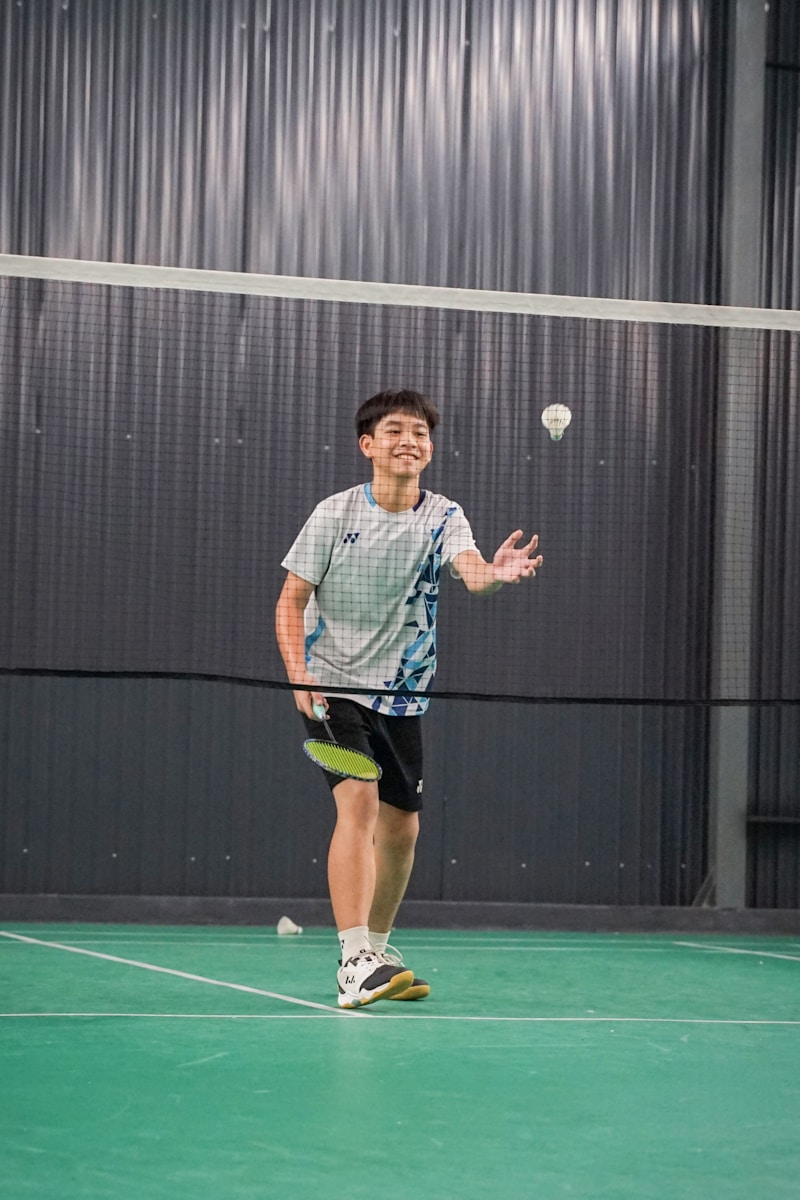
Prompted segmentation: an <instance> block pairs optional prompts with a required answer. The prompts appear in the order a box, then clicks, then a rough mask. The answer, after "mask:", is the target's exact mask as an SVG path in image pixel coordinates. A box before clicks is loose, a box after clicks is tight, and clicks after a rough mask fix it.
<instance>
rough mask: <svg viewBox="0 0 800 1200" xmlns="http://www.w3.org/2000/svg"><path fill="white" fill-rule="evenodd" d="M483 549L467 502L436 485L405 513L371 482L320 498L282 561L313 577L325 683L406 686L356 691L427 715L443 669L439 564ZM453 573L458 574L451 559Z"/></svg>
mask: <svg viewBox="0 0 800 1200" xmlns="http://www.w3.org/2000/svg"><path fill="white" fill-rule="evenodd" d="M475 549H476V546H475V539H474V538H473V536H472V530H471V529H470V527H469V522H468V521H467V518H466V517H465V516H464V513H463V511H462V510H461V508H460V506H459V505H458V504H455V503H454V502H453V501H452V500H448V499H447V497H446V496H437V495H435V494H434V493H433V492H421V493H420V498H419V500H418V502H417V504H416V505H415V506H414V508H410V509H406V510H405V511H404V512H398V513H394V512H387V511H386V509H385V508H381V507H380V505H379V504H377V502H376V501H375V499H374V497H373V495H372V487H371V485H370V484H359V485H358V486H357V487H352V488H349V489H348V490H347V491H346V492H338V493H337V494H336V495H334V496H329V497H328V499H327V500H323V501H322V502H321V503H320V504H318V505H317V507H316V508H315V509H314V511H313V513H312V514H311V516H310V517H309V518H308V520H307V521H306V523H305V525H304V526H303V528H302V529H301V531H300V533H299V534H298V537H297V539H296V541H295V543H294V545H293V546H292V548H291V550H290V551H289V553H288V554H287V555H286V558H285V559H284V560H283V563H282V566H284V567H285V568H286V570H287V571H291V572H292V573H293V574H294V575H299V576H300V578H301V579H305V580H306V582H307V583H312V584H314V588H315V591H314V593H313V594H312V596H311V599H310V600H309V602H308V605H307V607H306V611H305V632H306V663H307V666H308V669H309V671H310V672H311V673H312V674H313V675H314V676H315V678H317V679H318V680H319V683H320V687H321V688H322V690H323V691H324V689H325V687H326V686H328V687H360V688H369V687H374V688H380V689H384V688H385V689H392V690H397V691H400V690H401V689H402V691H403V692H405V693H406V694H405V695H398V696H369V695H366V694H361V695H359V694H354V695H351V696H348V697H347V698H348V699H350V700H355V701H357V703H359V704H363V705H365V707H367V708H371V709H374V710H375V712H380V713H385V714H386V715H387V716H418V715H419V714H420V713H424V712H425V710H426V709H427V707H428V703H429V701H428V698H427V697H426V696H425V695H423V694H422V693H424V692H426V691H427V690H428V689H429V688H430V686H431V684H432V683H433V676H434V673H435V671H436V604H437V598H438V595H439V572H440V569H441V566H442V564H443V563H444V564H446V565H450V566H451V564H452V562H453V560H454V559H455V558H457V557H458V555H459V554H462V553H463V552H464V551H465V550H475ZM451 573H452V574H453V575H455V576H456V577H457V572H456V571H455V569H454V568H453V567H452V566H451ZM409 693H414V694H413V695H412V694H409ZM342 694H343V693H337V695H342Z"/></svg>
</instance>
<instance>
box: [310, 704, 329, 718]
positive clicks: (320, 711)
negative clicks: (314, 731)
mask: <svg viewBox="0 0 800 1200" xmlns="http://www.w3.org/2000/svg"><path fill="white" fill-rule="evenodd" d="M311 707H312V709H313V711H314V716H315V717H316V718H317V720H318V721H324V720H325V719H326V718H325V705H324V704H313V705H312V706H311Z"/></svg>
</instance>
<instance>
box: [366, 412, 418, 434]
mask: <svg viewBox="0 0 800 1200" xmlns="http://www.w3.org/2000/svg"><path fill="white" fill-rule="evenodd" d="M393 429H402V430H411V431H412V432H416V431H417V430H419V431H420V432H421V433H428V432H429V429H428V422H427V421H426V420H425V418H424V417H420V416H418V415H417V414H416V413H410V412H403V411H399V412H393V413H387V414H386V416H385V417H381V419H380V421H378V424H377V425H376V426H375V432H376V433H378V432H381V433H384V432H385V433H388V432H390V431H391V430H393Z"/></svg>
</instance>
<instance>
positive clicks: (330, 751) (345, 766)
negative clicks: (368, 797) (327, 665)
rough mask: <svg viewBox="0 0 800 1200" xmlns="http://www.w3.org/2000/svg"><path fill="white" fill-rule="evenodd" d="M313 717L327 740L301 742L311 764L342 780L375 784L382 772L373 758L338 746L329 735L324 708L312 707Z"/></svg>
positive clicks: (318, 705) (310, 739)
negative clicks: (323, 731)
mask: <svg viewBox="0 0 800 1200" xmlns="http://www.w3.org/2000/svg"><path fill="white" fill-rule="evenodd" d="M314 716H315V717H316V718H317V720H318V721H321V722H322V727H323V729H324V730H325V733H326V734H327V738H308V740H307V741H305V742H303V749H304V750H305V752H306V754H307V755H308V757H309V758H310V759H311V761H312V762H314V763H316V764H317V766H318V767H322V768H323V770H325V771H330V773H331V774H332V775H341V777H342V779H360V780H362V781H363V782H365V783H375V782H377V780H379V779H380V777H381V775H382V774H383V772H382V771H381V768H380V767H379V766H378V764H377V763H376V762H375V760H374V759H373V758H370V757H369V755H367V754H362V753H361V751H360V750H350V749H348V747H347V746H340V745H339V743H338V742H337V741H336V738H335V737H334V736H333V734H332V733H331V730H330V728H329V726H328V721H327V718H326V716H325V706H324V705H322V704H315V705H314Z"/></svg>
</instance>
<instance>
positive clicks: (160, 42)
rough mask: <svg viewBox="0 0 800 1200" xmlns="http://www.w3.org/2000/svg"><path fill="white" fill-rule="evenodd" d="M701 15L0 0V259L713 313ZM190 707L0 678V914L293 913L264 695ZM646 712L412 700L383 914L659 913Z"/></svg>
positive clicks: (167, 688) (206, 700)
mask: <svg viewBox="0 0 800 1200" xmlns="http://www.w3.org/2000/svg"><path fill="white" fill-rule="evenodd" d="M724 16H725V6H723V5H720V4H718V3H715V2H712V0H653V2H652V3H649V4H647V5H642V4H640V3H638V0H571V2H569V3H566V2H565V3H560V2H559V3H550V2H545V0H539V2H534V0H439V2H432V0H374V2H372V3H367V2H366V0H363V2H357V0H280V2H279V0H274V2H270V0H224V2H222V3H218V4H215V3H196V2H195V0H157V2H155V3H152V4H143V3H139V2H138V0H117V2H115V3H114V4H108V3H107V2H106V0H38V2H37V0H3V3H2V5H0V178H2V181H3V185H2V189H0V246H1V247H2V249H3V250H5V251H10V252H20V253H28V254H44V255H52V256H66V257H83V258H96V259H109V260H113V261H134V262H136V261H138V262H156V263H163V264H176V265H177V264H180V265H190V266H203V267H216V268H226V269H242V270H249V271H266V272H278V273H291V274H303V275H327V276H333V277H346V278H365V279H385V280H391V281H397V282H414V283H431V284H449V285H459V286H471V287H496V288H510V289H519V290H527V291H552V292H565V293H577V294H592V293H594V294H600V295H610V296H627V297H632V298H652V299H668V300H694V301H713V300H714V299H715V298H716V281H717V278H718V273H719V262H718V250H717V246H718V228H717V225H718V192H719V136H718V131H719V129H720V127H721V123H720V120H719V114H720V94H721V82H722V69H721V66H722V64H721V46H722V45H723V42H724V39H723V37H722V26H723V24H724ZM676 214H677V216H676ZM119 402H120V404H123V403H124V396H121V397H120V398H119ZM316 483H318V485H319V487H320V488H321V489H323V490H330V488H329V487H328V486H327V485H328V483H329V480H328V478H327V475H326V471H325V469H323V471H322V472H320V473H319V474H318V476H317V479H316ZM298 516H299V514H298ZM134 583H135V581H134ZM204 686H205V685H201V684H182V683H179V682H177V681H175V682H169V681H162V682H154V681H150V682H148V683H146V684H145V683H144V682H138V683H137V682H125V683H123V682H122V681H115V682H113V683H112V682H111V681H99V680H82V681H76V680H30V679H24V678H6V679H4V680H3V681H2V696H3V702H4V707H3V724H2V730H3V732H2V745H1V748H2V752H3V755H4V760H3V761H4V774H3V776H2V778H3V781H4V783H3V800H4V808H3V814H4V816H3V820H4V822H5V829H6V836H5V837H4V841H3V856H4V863H3V867H4V877H3V880H2V886H3V888H4V890H6V891H22V892H36V891H42V890H46V891H73V892H74V891H88V892H93V891H98V892H108V893H114V892H128V891H133V892H136V891H141V892H144V893H147V892H154V893H164V892H167V893H171V892H172V893H177V894H234V895H235V894H247V893H249V894H253V893H269V894H275V893H279V894H286V895H292V894H308V895H320V894H323V892H324V882H323V878H322V868H321V866H320V863H321V861H322V860H321V858H320V855H321V854H322V853H323V849H324V844H325V841H326V838H327V831H328V827H329V824H328V823H329V821H330V809H329V805H328V802H327V798H326V797H325V795H324V793H322V792H320V790H319V786H318V781H317V782H316V783H313V784H312V783H311V782H309V783H308V784H307V783H306V779H308V775H307V774H306V775H303V774H302V773H301V772H302V770H303V769H304V768H301V767H298V768H297V769H295V768H294V766H293V765H288V764H290V763H293V762H294V759H293V758H291V757H290V756H287V749H286V748H287V747H289V746H291V745H293V743H294V740H295V738H296V736H297V734H296V732H295V725H294V723H293V722H294V716H293V714H292V713H291V711H290V708H287V700H286V697H284V696H283V695H281V694H279V693H273V692H256V691H254V690H252V689H247V688H246V689H229V688H228V687H227V686H225V685H218V686H217V690H216V691H214V692H213V693H212V692H206V691H205V690H203V688H204ZM187 689H188V690H187ZM678 713H679V710H671V711H670V712H669V713H664V712H663V711H661V710H658V709H653V710H651V711H649V712H643V711H639V710H628V711H627V712H626V713H624V714H623V713H621V712H620V711H619V710H617V709H615V708H613V707H609V708H607V709H602V710H594V709H591V708H587V709H570V710H569V711H565V710H559V709H554V710H552V711H548V710H546V709H541V710H537V709H527V708H526V709H523V708H514V709H513V710H508V709H507V708H506V707H505V706H497V707H490V706H472V707H469V708H468V709H463V708H461V707H458V706H453V705H445V704H444V703H443V704H442V705H441V707H440V708H439V710H438V712H436V711H435V712H434V713H432V714H431V717H430V719H429V720H430V725H429V729H430V734H431V736H430V738H429V742H430V744H431V746H432V750H433V751H434V752H433V753H432V754H431V764H432V771H433V776H432V778H431V782H430V783H429V792H430V796H431V800H430V802H429V815H428V817H427V821H426V824H427V826H428V838H427V841H426V840H423V845H422V849H421V853H420V865H419V870H418V873H417V875H416V876H415V880H414V884H413V889H414V891H412V894H420V895H425V896H430V897H433V898H436V897H438V896H448V897H459V898H467V897H481V898H484V899H499V898H506V897H507V898H520V899H542V900H547V899H560V900H566V901H571V902H578V901H587V900H594V901H596V902H602V903H616V902H622V903H633V902H643V903H653V902H658V903H686V902H688V901H689V900H690V899H691V898H692V896H693V895H694V894H695V891H696V889H697V886H698V884H699V882H700V880H701V879H702V875H703V861H702V860H703V856H704V852H705V848H704V840H703V839H704V832H703V831H704V822H703V812H702V810H703V803H704V794H705V792H704V770H705V766H704V764H705V731H704V722H703V719H702V718H700V717H698V716H697V714H693V713H689V714H681V715H678ZM267 730H268V731H269V732H265V731H267ZM510 735H513V736H511V738H510ZM509 739H510V740H509ZM576 747H577V748H578V750H577V752H576ZM487 749H488V750H490V751H491V753H489V754H487V752H486V751H487ZM453 750H455V751H457V752H458V754H457V758H456V760H457V762H458V764H459V765H458V768H457V769H456V770H454V771H453V772H452V774H451V775H448V776H447V777H446V778H445V777H444V775H443V773H442V772H443V765H442V764H443V762H444V761H445V760H452V758H453V754H452V753H451V751H453ZM530 750H533V752H534V753H533V756H532V757H531V755H530V754H529V753H528V752H529V751H530ZM437 751H438V752H437ZM495 751H497V752H498V756H497V759H496V761H502V755H505V754H506V753H507V752H510V753H511V754H512V756H513V761H514V767H513V769H512V770H511V771H510V772H509V774H508V776H507V777H506V776H505V775H503V774H502V773H501V774H498V775H494V774H491V773H489V774H487V773H486V762H487V761H488V760H489V759H490V758H492V757H494V753H495ZM276 755H279V758H280V760H278V758H276V757H275V756H276ZM530 761H533V762H534V763H535V768H533V769H529V768H528V766H527V764H528V763H529V762H530ZM437 764H438V765H437ZM600 764H602V769H600ZM436 772H439V774H438V776H437V774H436ZM312 787H316V788H317V792H316V798H315V800H314V804H315V805H316V806H317V807H316V808H315V809H314V816H313V818H309V820H308V821H307V822H306V820H305V818H304V819H303V821H302V823H300V822H298V815H297V799H298V795H305V793H306V790H307V788H308V789H311V788H312ZM287 798H288V799H287ZM498 813H500V817H499V818H498ZM611 829H613V830H614V837H613V838H612V837H609V830H611ZM484 843H485V844H486V845H487V846H490V847H491V852H490V853H487V854H486V855H483V854H479V853H478V849H477V848H478V847H479V846H481V845H482V844H484ZM228 848H233V849H232V850H231V858H230V859H228V858H227V857H226V855H227V853H228ZM223 849H224V850H225V853H221V850H223ZM520 849H523V850H524V852H525V858H524V859H523V858H522V857H521V856H520V855H519V854H518V851H519V850H520ZM195 850H196V851H197V852H196V853H195ZM309 858H310V859H312V860H313V859H316V862H314V861H309ZM518 858H519V864H517V859H518ZM522 862H525V863H526V866H525V867H523V866H522V865H521V864H522ZM622 863H624V864H625V865H624V866H621V865H620V864H622ZM230 864H233V865H230Z"/></svg>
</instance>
